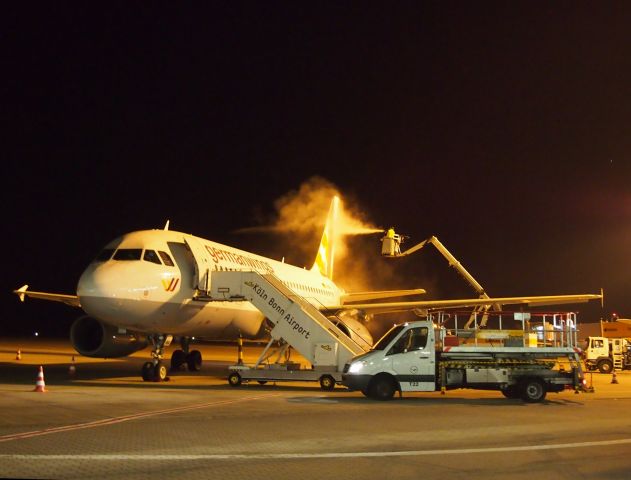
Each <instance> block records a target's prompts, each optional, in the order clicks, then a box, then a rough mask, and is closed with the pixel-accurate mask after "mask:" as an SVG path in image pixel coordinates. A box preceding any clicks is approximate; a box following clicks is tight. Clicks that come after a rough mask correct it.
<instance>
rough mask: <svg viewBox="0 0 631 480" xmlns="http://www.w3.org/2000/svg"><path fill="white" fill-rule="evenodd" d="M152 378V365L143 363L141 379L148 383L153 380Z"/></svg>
mask: <svg viewBox="0 0 631 480" xmlns="http://www.w3.org/2000/svg"><path fill="white" fill-rule="evenodd" d="M153 376H154V368H153V363H151V362H145V363H144V365H143V366H142V379H143V380H144V381H145V382H150V381H151V380H153Z"/></svg>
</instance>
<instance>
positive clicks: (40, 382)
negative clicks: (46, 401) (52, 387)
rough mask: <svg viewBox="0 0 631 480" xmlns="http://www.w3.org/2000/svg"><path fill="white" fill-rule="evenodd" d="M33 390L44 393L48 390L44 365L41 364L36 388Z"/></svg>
mask: <svg viewBox="0 0 631 480" xmlns="http://www.w3.org/2000/svg"><path fill="white" fill-rule="evenodd" d="M33 391H34V392H42V393H45V392H46V391H47V390H46V383H45V382H44V367H42V366H41V365H40V367H39V373H38V374H37V381H36V382H35V390H33Z"/></svg>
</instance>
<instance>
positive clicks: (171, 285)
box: [162, 277, 180, 292]
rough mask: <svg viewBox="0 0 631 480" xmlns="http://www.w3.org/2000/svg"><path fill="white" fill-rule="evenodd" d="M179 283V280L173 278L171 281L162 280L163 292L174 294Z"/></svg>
mask: <svg viewBox="0 0 631 480" xmlns="http://www.w3.org/2000/svg"><path fill="white" fill-rule="evenodd" d="M179 283H180V279H179V278H175V277H174V278H171V279H169V278H163V279H162V286H163V287H164V290H165V291H166V292H174V291H175V289H176V288H177V286H178V284H179Z"/></svg>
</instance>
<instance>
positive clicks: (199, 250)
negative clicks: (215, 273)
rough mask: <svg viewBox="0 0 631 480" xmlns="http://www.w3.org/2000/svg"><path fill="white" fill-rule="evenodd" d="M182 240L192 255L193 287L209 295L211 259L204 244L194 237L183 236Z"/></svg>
mask: <svg viewBox="0 0 631 480" xmlns="http://www.w3.org/2000/svg"><path fill="white" fill-rule="evenodd" d="M184 242H185V243H186V246H187V247H188V249H189V250H190V251H191V254H192V255H193V260H194V262H193V265H194V267H195V273H194V275H193V288H195V289H197V290H199V291H200V292H203V293H204V294H206V295H210V272H211V270H212V266H213V261H212V258H211V257H210V254H209V253H208V251H207V250H206V248H205V247H204V245H203V244H202V243H201V242H200V241H199V240H197V239H196V238H195V237H185V238H184Z"/></svg>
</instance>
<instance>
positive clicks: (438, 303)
mask: <svg viewBox="0 0 631 480" xmlns="http://www.w3.org/2000/svg"><path fill="white" fill-rule="evenodd" d="M602 298H603V296H602V294H601V295H595V294H584V295H549V296H538V297H500V298H465V299H457V300H426V301H419V302H390V303H363V304H357V303H355V304H351V305H337V306H330V307H327V308H326V310H327V311H339V310H347V309H349V308H356V309H358V310H364V311H365V312H366V313H389V312H403V311H410V310H436V309H441V308H443V309H445V308H458V307H475V306H478V305H493V304H498V305H532V306H546V305H561V304H565V303H584V302H589V301H591V300H601V299H602Z"/></svg>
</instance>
